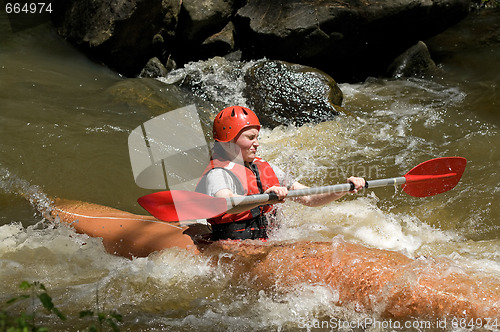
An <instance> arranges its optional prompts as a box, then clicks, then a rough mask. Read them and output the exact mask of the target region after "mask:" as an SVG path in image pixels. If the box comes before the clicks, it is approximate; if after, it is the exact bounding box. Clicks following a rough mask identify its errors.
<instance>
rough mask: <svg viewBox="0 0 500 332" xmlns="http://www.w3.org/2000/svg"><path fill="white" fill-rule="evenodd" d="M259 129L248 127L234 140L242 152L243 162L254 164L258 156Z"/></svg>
mask: <svg viewBox="0 0 500 332" xmlns="http://www.w3.org/2000/svg"><path fill="white" fill-rule="evenodd" d="M258 137H259V129H257V128H256V127H248V128H245V129H243V130H242V131H240V133H239V134H238V136H236V138H235V139H234V143H236V145H237V146H238V147H239V149H240V150H241V156H242V158H243V161H245V162H248V163H250V162H252V161H253V160H254V159H255V157H256V156H257V148H258V147H259V140H258Z"/></svg>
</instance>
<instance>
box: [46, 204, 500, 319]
mask: <svg viewBox="0 0 500 332" xmlns="http://www.w3.org/2000/svg"><path fill="white" fill-rule="evenodd" d="M52 214H53V215H57V216H58V217H59V218H60V221H61V222H67V223H70V224H71V226H72V227H74V228H75V229H76V230H77V231H78V232H80V233H85V234H88V235H90V236H94V237H101V238H102V239H103V244H104V246H105V248H106V250H107V251H108V252H110V253H112V254H116V255H120V256H124V257H132V256H136V257H140V256H147V255H149V254H150V253H152V252H156V251H161V250H164V249H167V248H184V249H189V250H195V251H196V252H200V254H202V255H209V256H211V257H214V260H213V261H214V264H219V263H221V262H222V263H227V264H233V265H234V270H235V273H234V275H235V277H238V275H245V276H246V277H247V278H248V276H249V275H250V277H253V278H255V279H254V280H255V283H254V284H255V287H256V288H258V289H281V290H284V291H286V290H289V289H292V288H293V287H296V286H297V285H299V284H303V283H311V284H324V285H328V286H330V287H331V289H332V290H333V291H335V292H338V295H339V297H338V298H339V300H338V302H337V303H335V305H347V306H350V307H353V308H357V309H356V310H359V311H363V312H368V313H373V314H375V315H376V316H377V317H382V318H384V319H389V318H390V319H396V320H408V319H426V320H427V321H431V320H432V322H434V323H435V322H437V321H438V320H440V319H444V318H446V319H448V320H451V321H450V322H449V323H448V324H451V323H452V322H453V320H452V319H455V322H460V321H461V320H458V319H463V320H465V319H466V320H470V319H474V320H477V319H479V320H480V322H481V324H482V325H483V326H484V325H485V324H486V323H488V322H489V323H490V326H493V327H495V324H497V325H496V326H497V327H498V324H500V322H499V321H498V320H500V281H499V280H498V279H496V278H492V277H488V276H479V274H476V275H475V274H474V271H468V270H465V269H463V268H462V267H459V266H457V265H456V263H454V262H453V261H451V260H448V259H445V258H418V259H412V258H409V257H407V256H405V255H403V254H400V253H397V252H393V251H388V250H380V249H373V248H366V247H364V246H361V245H358V244H353V243H349V242H346V241H343V240H340V239H334V240H333V241H332V242H321V243H317V242H298V243H273V242H272V241H270V242H268V243H262V242H260V241H242V242H234V241H218V242H214V243H211V244H205V245H203V246H202V245H199V244H198V245H195V242H194V241H193V240H192V238H191V237H190V236H189V235H187V233H188V231H189V230H188V228H187V227H180V226H178V225H174V224H171V223H165V222H161V221H158V220H157V219H155V218H153V217H151V216H143V215H136V214H132V213H129V212H124V211H120V210H117V209H113V208H109V207H105V206H101V205H97V204H90V203H84V202H79V201H65V200H56V201H55V208H54V210H53V211H52ZM221 252H226V253H230V254H231V255H223V256H221V255H220V253H221ZM221 257H223V258H221ZM477 322H479V321H477ZM448 326H451V325H448Z"/></svg>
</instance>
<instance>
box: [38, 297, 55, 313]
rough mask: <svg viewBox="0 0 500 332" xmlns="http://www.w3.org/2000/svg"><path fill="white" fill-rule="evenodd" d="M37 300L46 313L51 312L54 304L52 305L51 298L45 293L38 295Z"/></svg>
mask: <svg viewBox="0 0 500 332" xmlns="http://www.w3.org/2000/svg"><path fill="white" fill-rule="evenodd" d="M38 298H39V299H40V301H41V302H42V304H43V307H44V308H45V309H47V310H48V311H52V309H54V303H52V298H51V297H50V296H49V294H47V293H42V294H40V295H38Z"/></svg>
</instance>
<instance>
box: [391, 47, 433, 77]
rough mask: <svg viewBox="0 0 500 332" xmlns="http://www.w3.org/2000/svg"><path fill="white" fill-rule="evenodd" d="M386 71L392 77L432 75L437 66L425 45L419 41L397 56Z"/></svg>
mask: <svg viewBox="0 0 500 332" xmlns="http://www.w3.org/2000/svg"><path fill="white" fill-rule="evenodd" d="M387 71H388V73H389V75H390V76H391V77H394V78H401V77H412V76H418V77H421V76H425V75H432V74H433V73H435V72H437V71H438V68H437V66H436V63H435V62H434V61H433V60H432V58H431V55H430V53H429V49H428V48H427V45H425V43H424V42H422V41H419V42H418V43H417V44H416V45H414V46H412V47H411V48H409V49H408V50H406V51H405V52H404V53H403V54H401V55H400V56H398V57H397V58H396V59H395V60H394V62H393V63H392V64H391V65H390V66H389V68H388V70H387Z"/></svg>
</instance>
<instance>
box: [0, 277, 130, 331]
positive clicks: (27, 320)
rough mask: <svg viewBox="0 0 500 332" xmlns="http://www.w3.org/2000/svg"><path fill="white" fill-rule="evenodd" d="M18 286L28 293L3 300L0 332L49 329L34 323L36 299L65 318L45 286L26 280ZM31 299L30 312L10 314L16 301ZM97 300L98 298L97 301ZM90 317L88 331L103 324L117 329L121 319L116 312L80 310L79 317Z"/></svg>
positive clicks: (114, 329) (55, 313)
mask: <svg viewBox="0 0 500 332" xmlns="http://www.w3.org/2000/svg"><path fill="white" fill-rule="evenodd" d="M19 288H20V289H21V291H23V292H25V293H26V292H29V294H22V295H19V296H16V297H13V298H11V299H10V300H8V301H7V302H5V304H4V306H3V307H0V332H30V331H31V332H45V331H49V329H48V328H47V327H40V326H37V325H36V319H35V316H36V312H35V311H34V307H35V301H36V299H38V300H39V301H40V303H41V304H42V306H43V307H44V309H45V310H47V311H48V312H49V313H50V314H52V315H55V316H56V317H57V318H59V319H60V320H62V321H65V320H66V316H65V315H64V314H63V313H62V312H61V311H60V310H59V309H58V308H56V306H55V305H54V303H53V302H52V298H51V297H50V296H49V295H48V293H47V289H46V288H45V286H44V285H43V284H41V283H39V282H34V283H30V282H27V281H23V282H21V284H20V285H19ZM29 300H31V308H32V312H31V313H26V312H25V311H23V312H20V313H16V314H12V313H11V312H9V310H8V309H9V308H12V306H14V305H15V304H17V303H20V302H25V301H29ZM96 302H98V298H97V301H96ZM85 317H92V318H93V322H92V323H91V325H90V326H89V327H88V331H89V332H101V331H104V327H105V326H109V327H110V328H111V329H112V330H113V331H115V332H117V331H119V330H120V329H119V327H118V324H117V323H119V322H121V321H122V316H121V315H120V314H118V313H116V312H112V313H107V312H100V311H98V312H93V311H90V310H85V311H81V312H80V316H79V318H80V319H82V318H85Z"/></svg>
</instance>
